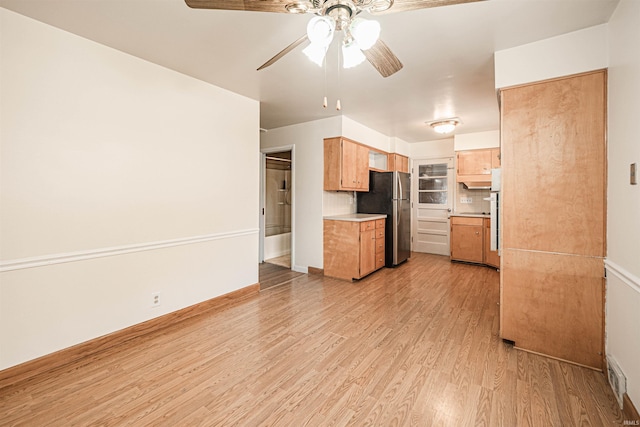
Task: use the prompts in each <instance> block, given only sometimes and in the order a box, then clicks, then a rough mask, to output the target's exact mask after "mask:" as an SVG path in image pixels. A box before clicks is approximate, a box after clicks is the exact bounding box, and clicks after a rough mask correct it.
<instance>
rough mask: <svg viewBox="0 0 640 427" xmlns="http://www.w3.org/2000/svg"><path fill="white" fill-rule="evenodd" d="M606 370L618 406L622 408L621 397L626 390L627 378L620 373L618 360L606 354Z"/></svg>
mask: <svg viewBox="0 0 640 427" xmlns="http://www.w3.org/2000/svg"><path fill="white" fill-rule="evenodd" d="M607 371H608V375H609V384H611V389H612V390H613V394H615V396H616V399H617V400H618V404H619V405H620V408H622V399H623V396H624V394H625V393H626V392H627V378H626V377H625V376H624V374H623V373H622V369H620V366H619V365H618V362H616V361H615V359H614V358H613V357H611V356H609V355H608V356H607Z"/></svg>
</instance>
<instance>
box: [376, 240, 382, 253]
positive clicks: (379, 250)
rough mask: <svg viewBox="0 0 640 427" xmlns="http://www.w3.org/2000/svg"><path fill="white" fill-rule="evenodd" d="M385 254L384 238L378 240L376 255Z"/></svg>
mask: <svg viewBox="0 0 640 427" xmlns="http://www.w3.org/2000/svg"><path fill="white" fill-rule="evenodd" d="M380 252H383V253H384V237H383V238H382V239H376V253H380Z"/></svg>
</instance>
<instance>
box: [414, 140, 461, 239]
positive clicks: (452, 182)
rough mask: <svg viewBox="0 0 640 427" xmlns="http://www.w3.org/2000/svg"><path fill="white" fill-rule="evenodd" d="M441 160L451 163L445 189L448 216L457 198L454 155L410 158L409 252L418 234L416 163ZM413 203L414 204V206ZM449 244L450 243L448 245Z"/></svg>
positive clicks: (448, 236)
mask: <svg viewBox="0 0 640 427" xmlns="http://www.w3.org/2000/svg"><path fill="white" fill-rule="evenodd" d="M438 160H441V161H442V162H438V163H445V162H449V161H451V165H452V167H451V169H449V168H447V169H449V171H448V172H447V180H448V183H447V187H448V188H449V196H450V197H449V208H448V209H449V214H452V213H453V210H454V209H455V200H456V197H457V190H458V186H457V183H456V179H455V170H456V169H455V168H456V163H455V160H456V159H455V154H453V153H452V154H451V155H440V156H429V157H416V158H411V250H412V251H413V250H414V238H416V237H417V232H418V215H416V211H417V209H418V200H419V199H418V187H419V186H418V178H419V177H418V172H417V171H415V169H416V167H417V164H418V163H423V162H434V163H436V161H438ZM414 203H415V204H414ZM449 224H450V220H449V219H448V218H447V239H449V240H450V239H451V230H450V227H449ZM449 244H451V243H449Z"/></svg>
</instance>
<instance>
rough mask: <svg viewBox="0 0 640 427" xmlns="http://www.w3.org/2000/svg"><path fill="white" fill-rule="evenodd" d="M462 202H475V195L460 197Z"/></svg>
mask: <svg viewBox="0 0 640 427" xmlns="http://www.w3.org/2000/svg"><path fill="white" fill-rule="evenodd" d="M460 203H465V204H469V203H473V197H460Z"/></svg>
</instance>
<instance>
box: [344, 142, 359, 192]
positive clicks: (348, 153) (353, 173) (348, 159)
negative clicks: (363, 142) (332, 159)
mask: <svg viewBox="0 0 640 427" xmlns="http://www.w3.org/2000/svg"><path fill="white" fill-rule="evenodd" d="M341 144H342V159H341V174H340V175H341V178H342V179H341V181H342V187H343V188H350V189H355V188H356V187H357V182H358V180H357V174H358V170H359V169H358V160H359V158H358V147H359V145H357V144H354V143H352V142H349V141H342V143H341Z"/></svg>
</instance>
